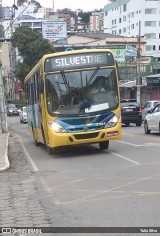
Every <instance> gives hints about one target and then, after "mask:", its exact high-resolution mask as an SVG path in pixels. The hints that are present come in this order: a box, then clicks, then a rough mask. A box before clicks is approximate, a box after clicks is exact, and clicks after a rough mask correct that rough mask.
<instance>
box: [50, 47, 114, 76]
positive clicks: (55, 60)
mask: <svg viewBox="0 0 160 236" xmlns="http://www.w3.org/2000/svg"><path fill="white" fill-rule="evenodd" d="M112 65H114V59H113V56H112V54H111V53H110V52H108V53H104V52H103V53H101V52H98V53H81V54H69V55H64V56H60V57H50V58H47V59H46V61H45V71H46V72H51V71H55V70H69V69H79V68H84V67H97V66H112Z"/></svg>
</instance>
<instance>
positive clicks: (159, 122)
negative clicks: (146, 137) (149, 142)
mask: <svg viewBox="0 0 160 236" xmlns="http://www.w3.org/2000/svg"><path fill="white" fill-rule="evenodd" d="M151 130H153V131H158V132H159V133H160V103H158V104H157V105H156V106H155V107H154V109H153V110H152V111H150V113H149V114H148V115H147V116H146V117H145V119H144V131H145V133H146V134H150V132H151Z"/></svg>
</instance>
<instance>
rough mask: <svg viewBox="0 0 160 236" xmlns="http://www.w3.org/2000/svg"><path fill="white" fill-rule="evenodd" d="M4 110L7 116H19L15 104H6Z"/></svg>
mask: <svg viewBox="0 0 160 236" xmlns="http://www.w3.org/2000/svg"><path fill="white" fill-rule="evenodd" d="M6 111H7V116H19V109H18V108H17V106H16V104H12V103H10V104H8V105H7V108H6Z"/></svg>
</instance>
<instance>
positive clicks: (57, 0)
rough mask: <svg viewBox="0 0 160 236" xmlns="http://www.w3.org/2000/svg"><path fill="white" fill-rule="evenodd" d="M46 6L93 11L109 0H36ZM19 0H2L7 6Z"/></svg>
mask: <svg viewBox="0 0 160 236" xmlns="http://www.w3.org/2000/svg"><path fill="white" fill-rule="evenodd" d="M36 1H37V2H39V3H40V4H41V6H44V7H53V1H54V8H55V10H56V9H63V8H70V9H71V10H75V9H78V8H80V9H82V10H83V11H93V10H94V9H100V8H103V7H104V5H106V4H107V3H108V0H36ZM14 2H15V3H16V2H17V0H2V3H4V4H6V5H7V6H12V5H13V3H14Z"/></svg>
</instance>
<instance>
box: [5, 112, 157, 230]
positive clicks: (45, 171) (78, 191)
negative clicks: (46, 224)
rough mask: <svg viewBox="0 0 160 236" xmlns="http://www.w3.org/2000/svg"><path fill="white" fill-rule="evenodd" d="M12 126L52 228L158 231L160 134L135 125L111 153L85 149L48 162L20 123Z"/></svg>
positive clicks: (65, 152)
mask: <svg viewBox="0 0 160 236" xmlns="http://www.w3.org/2000/svg"><path fill="white" fill-rule="evenodd" d="M8 125H9V127H10V128H11V129H12V130H13V131H14V132H15V133H17V135H18V137H19V139H20V141H21V144H22V146H23V148H24V151H25V154H26V155H27V158H28V161H29V162H30V165H31V168H33V170H34V171H35V175H37V178H38V180H39V191H38V192H39V194H40V195H42V194H43V196H45V202H44V208H45V210H46V212H48V216H49V217H50V218H51V219H52V221H53V222H54V226H98V227H102V226H106V227H160V200H159V199H160V135H159V134H158V133H151V134H150V135H146V134H144V130H143V125H142V127H136V126H135V125H131V126H130V127H123V128H122V130H123V131H122V134H123V135H122V140H121V141H112V142H110V146H109V149H108V151H101V150H100V149H99V148H98V145H87V146H85V145H84V146H79V147H72V148H65V149H63V150H62V151H61V152H60V153H59V154H58V155H56V156H54V155H52V156H49V155H48V153H47V151H46V149H45V147H43V146H40V147H36V146H35V145H34V143H33V140H32V136H30V134H29V133H28V130H27V125H26V124H20V122H19V118H18V117H9V118H8ZM53 212H54V214H53Z"/></svg>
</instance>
